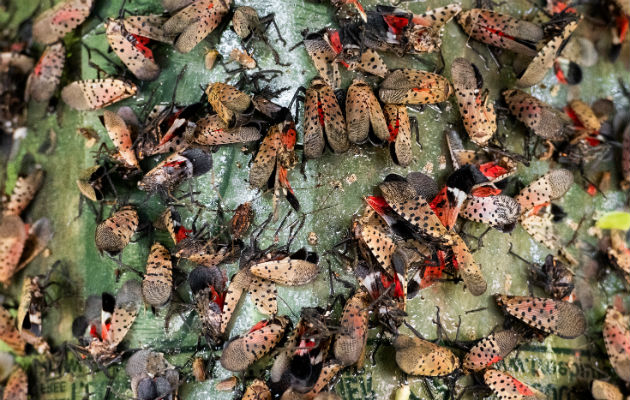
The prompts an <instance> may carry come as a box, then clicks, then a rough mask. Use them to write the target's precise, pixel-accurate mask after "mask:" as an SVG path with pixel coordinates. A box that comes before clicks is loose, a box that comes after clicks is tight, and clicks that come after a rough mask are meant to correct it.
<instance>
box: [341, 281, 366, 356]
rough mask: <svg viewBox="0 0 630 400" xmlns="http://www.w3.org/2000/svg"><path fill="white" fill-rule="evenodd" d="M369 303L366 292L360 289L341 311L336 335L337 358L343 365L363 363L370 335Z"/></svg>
mask: <svg viewBox="0 0 630 400" xmlns="http://www.w3.org/2000/svg"><path fill="white" fill-rule="evenodd" d="M368 304H369V299H368V295H367V293H366V292H364V291H362V290H360V291H358V292H356V293H355V294H354V295H353V296H352V297H350V298H349V299H348V301H346V304H345V306H344V307H343V312H342V313H341V320H340V322H339V332H338V333H337V335H336V336H335V346H334V354H335V358H336V359H337V360H338V361H339V362H340V363H341V364H342V365H343V366H348V365H353V364H357V365H358V367H357V368H361V365H362V364H363V360H362V358H363V357H364V352H365V345H366V343H367V336H368Z"/></svg>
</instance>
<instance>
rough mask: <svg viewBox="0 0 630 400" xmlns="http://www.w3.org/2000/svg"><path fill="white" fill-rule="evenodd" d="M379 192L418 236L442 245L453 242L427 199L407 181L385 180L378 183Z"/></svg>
mask: <svg viewBox="0 0 630 400" xmlns="http://www.w3.org/2000/svg"><path fill="white" fill-rule="evenodd" d="M379 188H380V190H381V192H382V193H383V196H384V198H385V201H386V202H387V205H389V206H390V207H391V208H392V209H393V210H394V212H396V214H398V215H399V216H400V217H401V218H402V219H404V220H405V221H406V223H407V224H409V226H410V227H411V228H412V229H413V230H414V231H416V232H417V233H418V234H419V236H421V237H422V238H425V239H427V240H429V241H433V242H437V243H439V244H441V245H444V246H450V245H452V244H453V241H454V235H452V234H451V233H450V232H449V231H448V230H447V229H446V228H445V227H444V225H442V223H441V222H440V220H439V218H438V217H437V216H436V215H435V213H434V212H433V210H432V209H431V206H430V205H429V204H428V203H427V201H426V200H425V199H424V198H423V197H422V196H420V195H418V194H417V192H416V191H415V190H414V189H413V188H412V187H411V185H409V183H407V182H406V181H400V180H386V181H385V182H383V183H381V184H380V185H379Z"/></svg>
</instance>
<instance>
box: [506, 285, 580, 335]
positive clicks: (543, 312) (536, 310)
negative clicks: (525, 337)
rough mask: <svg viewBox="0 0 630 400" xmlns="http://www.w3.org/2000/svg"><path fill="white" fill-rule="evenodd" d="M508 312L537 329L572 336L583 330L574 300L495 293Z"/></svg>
mask: <svg viewBox="0 0 630 400" xmlns="http://www.w3.org/2000/svg"><path fill="white" fill-rule="evenodd" d="M494 299H495V300H496V302H497V304H498V305H499V307H501V308H502V309H503V310H504V311H505V312H506V313H507V314H509V315H511V316H513V317H514V318H516V319H518V320H519V321H522V322H524V323H525V324H527V325H528V326H530V327H532V328H535V329H537V330H539V331H542V332H545V333H550V334H553V335H557V336H560V337H562V338H566V339H573V338H576V337H578V336H580V335H582V334H584V332H585V330H586V317H585V316H584V312H583V311H582V310H581V309H580V307H578V306H577V305H575V304H573V303H569V302H566V301H561V300H554V299H544V298H540V297H527V296H508V295H502V294H495V295H494Z"/></svg>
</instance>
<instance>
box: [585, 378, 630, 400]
mask: <svg viewBox="0 0 630 400" xmlns="http://www.w3.org/2000/svg"><path fill="white" fill-rule="evenodd" d="M591 394H592V395H593V399H595V400H623V395H622V394H621V391H620V390H619V388H618V387H617V386H615V385H613V384H612V383H609V382H606V381H602V380H601V379H593V383H592V384H591Z"/></svg>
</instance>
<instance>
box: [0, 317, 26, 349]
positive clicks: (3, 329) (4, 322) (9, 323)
mask: <svg viewBox="0 0 630 400" xmlns="http://www.w3.org/2000/svg"><path fill="white" fill-rule="evenodd" d="M0 340H2V341H3V342H4V343H6V344H7V345H8V346H9V347H10V348H11V349H12V350H13V351H14V352H15V353H16V354H17V355H20V356H22V355H24V348H25V347H26V342H25V341H24V339H22V336H21V335H20V332H19V331H18V330H17V329H16V327H15V320H14V319H13V317H12V316H11V314H9V312H8V311H7V310H6V309H5V308H4V307H2V306H0Z"/></svg>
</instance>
